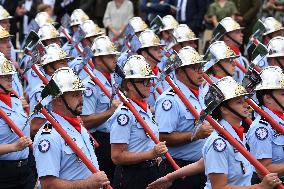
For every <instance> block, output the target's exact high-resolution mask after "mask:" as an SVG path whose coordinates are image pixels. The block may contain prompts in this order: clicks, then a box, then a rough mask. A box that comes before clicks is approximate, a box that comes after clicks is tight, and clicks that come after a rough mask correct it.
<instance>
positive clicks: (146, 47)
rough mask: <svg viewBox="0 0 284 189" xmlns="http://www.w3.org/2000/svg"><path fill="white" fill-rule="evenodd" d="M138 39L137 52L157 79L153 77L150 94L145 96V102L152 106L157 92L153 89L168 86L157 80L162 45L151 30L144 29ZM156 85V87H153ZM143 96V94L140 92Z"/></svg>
mask: <svg viewBox="0 0 284 189" xmlns="http://www.w3.org/2000/svg"><path fill="white" fill-rule="evenodd" d="M139 41H140V43H141V46H140V48H139V50H138V51H137V53H138V54H140V55H142V56H143V57H144V58H145V59H146V61H147V62H148V63H149V64H150V66H151V69H152V71H153V73H154V74H155V75H156V76H157V78H158V79H154V83H153V85H154V86H153V87H151V95H150V96H149V97H147V103H148V104H149V105H150V106H151V107H153V106H154V104H155V101H156V99H157V98H158V96H159V93H158V92H157V91H156V90H155V88H156V87H160V88H161V89H162V90H165V89H167V88H168V85H167V83H165V82H163V81H158V80H159V79H160V76H161V72H160V71H159V67H158V65H159V63H160V62H161V59H162V47H163V46H164V45H162V44H161V41H160V39H159V37H158V36H157V35H156V34H155V33H154V32H153V31H152V30H145V31H143V32H142V33H141V34H140V36H139ZM155 85H156V87H155ZM141 96H142V97H143V95H142V94H141Z"/></svg>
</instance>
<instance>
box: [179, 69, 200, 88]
mask: <svg viewBox="0 0 284 189" xmlns="http://www.w3.org/2000/svg"><path fill="white" fill-rule="evenodd" d="M181 69H182V71H183V72H184V74H185V77H186V78H187V80H188V81H189V83H191V84H192V85H194V86H195V87H197V88H199V85H196V84H195V83H194V82H193V81H192V79H190V77H189V76H188V74H187V73H186V70H185V68H184V67H183V68H181Z"/></svg>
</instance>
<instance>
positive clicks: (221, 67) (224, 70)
mask: <svg viewBox="0 0 284 189" xmlns="http://www.w3.org/2000/svg"><path fill="white" fill-rule="evenodd" d="M216 65H217V66H218V67H219V68H220V69H221V70H222V71H223V72H224V73H225V74H226V75H227V76H232V75H231V74H230V73H229V72H228V71H227V70H226V69H225V68H224V67H223V66H222V65H221V64H220V63H219V62H218V63H217V64H216Z"/></svg>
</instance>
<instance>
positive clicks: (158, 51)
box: [148, 46, 162, 61]
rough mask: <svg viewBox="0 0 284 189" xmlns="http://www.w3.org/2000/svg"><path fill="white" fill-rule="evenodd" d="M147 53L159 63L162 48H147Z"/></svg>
mask: <svg viewBox="0 0 284 189" xmlns="http://www.w3.org/2000/svg"><path fill="white" fill-rule="evenodd" d="M148 50H149V52H150V53H151V54H152V55H153V56H154V57H155V58H156V59H157V60H159V61H161V59H162V48H161V47H160V46H156V47H149V49H148ZM148 59H152V58H151V57H148Z"/></svg>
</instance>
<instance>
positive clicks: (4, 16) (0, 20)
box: [0, 6, 17, 61]
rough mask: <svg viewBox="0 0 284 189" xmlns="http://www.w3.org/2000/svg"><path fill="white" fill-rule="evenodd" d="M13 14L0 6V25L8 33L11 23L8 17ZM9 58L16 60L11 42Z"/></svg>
mask: <svg viewBox="0 0 284 189" xmlns="http://www.w3.org/2000/svg"><path fill="white" fill-rule="evenodd" d="M12 18H13V16H11V15H10V14H9V12H8V11H7V10H6V9H4V8H3V7H2V6H1V7H0V25H1V26H2V27H3V28H4V29H5V30H6V31H8V32H9V33H10V27H11V24H10V19H12ZM11 46H12V47H11V58H12V60H14V61H16V60H17V59H16V52H15V49H14V47H13V44H11Z"/></svg>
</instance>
